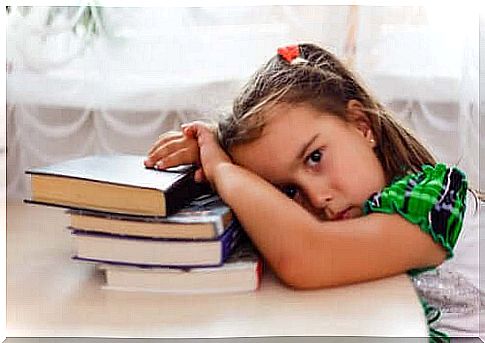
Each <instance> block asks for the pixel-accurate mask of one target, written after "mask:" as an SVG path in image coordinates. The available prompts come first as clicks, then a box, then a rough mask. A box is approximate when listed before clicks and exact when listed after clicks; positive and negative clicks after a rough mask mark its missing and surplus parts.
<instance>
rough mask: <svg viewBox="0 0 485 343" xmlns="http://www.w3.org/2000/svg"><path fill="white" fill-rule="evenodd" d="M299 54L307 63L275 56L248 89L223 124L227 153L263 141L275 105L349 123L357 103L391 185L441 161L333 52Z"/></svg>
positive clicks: (306, 48)
mask: <svg viewBox="0 0 485 343" xmlns="http://www.w3.org/2000/svg"><path fill="white" fill-rule="evenodd" d="M299 50H300V57H301V58H303V59H304V60H306V61H304V62H300V63H298V64H290V63H288V62H287V61H286V60H285V59H283V58H282V57H281V56H279V55H276V56H274V57H273V58H271V59H270V60H269V61H268V62H267V63H266V64H265V65H264V66H262V67H261V68H260V69H259V70H258V71H257V72H256V73H255V74H254V75H253V76H252V77H251V79H250V80H249V81H248V83H247V84H246V85H245V86H244V88H243V90H242V92H241V93H240V95H239V96H238V97H237V98H236V99H235V101H234V105H233V113H232V114H231V115H229V116H227V117H225V118H223V119H222V120H221V121H220V122H219V125H218V137H219V142H220V144H221V146H222V147H223V148H224V149H225V150H226V151H229V149H230V148H231V147H233V146H235V145H238V144H242V143H247V142H250V141H252V140H254V139H256V138H258V137H259V136H260V135H261V133H262V130H263V127H264V125H265V122H266V120H267V118H265V116H264V113H265V111H267V110H268V109H269V108H271V106H274V105H276V104H281V103H285V104H289V105H296V104H308V105H311V106H313V107H314V108H316V109H317V110H321V111H322V112H328V113H331V114H333V115H335V116H338V117H340V118H342V119H343V120H346V121H348V119H347V116H346V106H347V103H348V101H350V100H352V99H354V100H358V101H359V102H361V103H362V105H363V107H364V109H363V110H364V112H365V114H366V115H367V116H368V119H369V121H370V126H371V129H372V131H373V133H374V136H375V137H374V138H375V140H376V142H377V144H376V148H375V152H376V155H377V157H378V159H379V160H380V162H381V164H382V166H383V169H384V171H385V174H386V177H387V179H388V182H389V181H391V180H392V179H393V178H395V177H398V176H401V175H404V174H406V173H409V172H417V171H419V170H421V167H422V165H423V164H435V163H436V161H435V159H434V157H433V156H432V155H431V153H430V152H429V151H428V149H426V148H425V147H424V145H423V144H422V143H420V142H419V141H418V140H417V139H416V138H415V137H414V136H413V134H411V133H410V132H409V131H408V130H407V129H406V128H404V127H403V126H401V125H400V124H399V123H398V122H397V121H396V119H395V118H394V117H393V115H392V113H391V112H390V111H389V110H387V109H386V108H385V107H384V106H383V105H382V104H381V103H379V102H378V101H377V100H376V99H375V98H374V96H372V95H371V93H370V91H369V90H367V89H366V87H365V86H364V84H363V83H362V81H360V80H358V78H357V77H356V76H355V75H354V74H353V73H352V72H351V71H350V70H349V69H348V68H347V67H346V66H345V65H344V64H343V63H341V62H340V61H339V60H338V59H337V58H336V57H335V56H334V55H333V54H332V53H330V52H328V51H326V50H325V49H322V48H320V47H318V46H316V45H313V44H300V45H299Z"/></svg>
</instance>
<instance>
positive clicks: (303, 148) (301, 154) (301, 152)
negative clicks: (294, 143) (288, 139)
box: [296, 133, 319, 160]
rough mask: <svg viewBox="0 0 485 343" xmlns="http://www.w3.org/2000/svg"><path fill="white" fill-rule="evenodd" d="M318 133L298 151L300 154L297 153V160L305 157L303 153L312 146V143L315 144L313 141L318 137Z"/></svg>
mask: <svg viewBox="0 0 485 343" xmlns="http://www.w3.org/2000/svg"><path fill="white" fill-rule="evenodd" d="M318 135H319V134H318V133H317V134H315V135H314V136H313V137H312V138H310V140H309V141H308V142H307V143H305V144H304V145H303V146H302V147H301V149H300V152H299V153H298V155H297V156H296V158H297V160H301V159H302V158H303V157H304V156H305V152H306V151H307V150H308V148H309V147H310V146H311V145H312V144H313V142H315V140H316V139H317V137H318Z"/></svg>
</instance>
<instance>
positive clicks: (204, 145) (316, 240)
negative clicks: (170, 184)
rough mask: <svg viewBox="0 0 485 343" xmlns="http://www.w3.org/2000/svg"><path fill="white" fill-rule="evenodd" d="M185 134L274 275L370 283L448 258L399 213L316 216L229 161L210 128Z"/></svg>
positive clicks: (317, 282)
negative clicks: (337, 217) (347, 217)
mask: <svg viewBox="0 0 485 343" xmlns="http://www.w3.org/2000/svg"><path fill="white" fill-rule="evenodd" d="M184 134H186V135H188V136H194V137H196V138H197V143H198V145H199V149H200V161H201V163H202V166H203V169H204V173H205V176H206V177H207V180H209V181H210V182H211V183H212V185H213V186H214V187H215V188H216V190H217V192H218V193H219V195H220V196H221V197H222V198H223V199H224V201H225V202H226V203H227V204H228V205H229V206H230V207H231V208H232V209H233V210H234V212H235V213H236V216H237V218H238V219H239V220H240V221H241V223H242V225H243V227H244V228H245V230H246V232H247V233H248V235H249V236H250V237H251V239H252V241H253V242H254V244H255V245H256V246H257V248H258V249H259V250H260V251H261V253H262V254H263V255H264V256H265V258H266V260H267V261H268V262H269V264H270V265H271V266H272V268H273V269H274V271H275V272H276V274H277V275H278V276H279V277H280V278H281V279H282V280H283V281H284V282H285V283H287V284H289V285H291V286H293V287H296V288H317V287H325V286H334V285H342V284H348V283H353V282H358V281H365V280H371V279H376V278H381V277H385V276H389V275H393V274H398V273H402V272H405V271H407V270H410V269H414V268H421V267H426V266H436V265H438V264H440V263H441V262H442V261H443V260H444V259H445V256H446V253H445V251H444V249H442V248H441V246H440V245H438V244H436V243H434V241H433V240H432V238H431V236H429V235H428V234H426V233H424V232H422V231H421V229H420V228H419V227H418V226H416V225H413V224H411V223H410V222H408V221H407V220H405V219H404V218H401V217H400V216H399V215H388V214H371V215H368V216H364V217H361V218H356V219H351V220H342V221H333V222H322V221H319V220H317V219H316V218H315V217H314V216H313V215H311V214H310V213H309V212H308V211H307V210H305V209H304V208H302V207H301V206H300V205H298V204H297V203H295V202H294V201H292V200H290V199H289V198H288V197H286V196H285V195H284V194H283V193H281V192H280V191H279V190H277V189H276V188H275V187H274V186H273V185H271V184H270V183H268V182H267V181H265V180H264V179H262V178H260V177H259V176H257V175H256V174H254V173H252V172H250V171H248V170H246V169H244V168H242V167H239V166H237V165H234V164H233V163H231V160H230V158H229V157H228V156H227V155H226V154H225V153H224V151H223V150H222V149H221V148H220V147H219V145H218V144H217V140H216V139H215V136H214V134H213V133H212V132H211V131H210V130H208V129H206V128H204V127H203V126H200V125H197V124H193V125H191V126H189V127H186V128H185V129H184Z"/></svg>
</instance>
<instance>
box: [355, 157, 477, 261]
mask: <svg viewBox="0 0 485 343" xmlns="http://www.w3.org/2000/svg"><path fill="white" fill-rule="evenodd" d="M467 188H468V184H467V180H466V176H465V174H464V173H463V172H462V171H461V170H460V169H458V168H456V167H450V168H448V167H447V166H446V165H444V164H442V163H438V164H436V166H434V167H433V166H431V165H423V167H422V171H421V172H419V173H414V174H409V175H406V176H404V177H403V178H401V179H399V180H397V181H395V182H393V183H391V184H390V185H389V186H387V187H385V188H384V189H383V190H382V191H381V192H378V193H375V194H374V195H372V196H371V197H370V198H369V200H367V201H366V202H365V204H364V213H365V214H369V213H374V212H380V213H398V214H400V215H401V216H403V217H404V218H405V219H407V220H408V221H410V222H411V223H413V224H416V225H419V227H420V228H421V230H423V231H424V232H426V233H428V234H430V235H431V236H432V237H433V240H434V241H435V242H438V243H439V244H441V245H442V246H443V247H444V248H445V250H446V252H447V258H451V257H452V256H453V247H454V246H455V244H456V241H457V240H458V236H459V234H460V232H461V228H462V225H463V217H464V214H465V198H466V192H467Z"/></svg>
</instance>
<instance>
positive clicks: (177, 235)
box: [25, 155, 261, 293]
mask: <svg viewBox="0 0 485 343" xmlns="http://www.w3.org/2000/svg"><path fill="white" fill-rule="evenodd" d="M143 159H144V157H143V156H134V155H104V156H103V155H98V156H88V157H85V158H81V159H75V160H70V161H66V162H62V163H59V164H55V165H51V166H47V167H42V168H34V169H30V170H28V171H27V173H28V174H30V175H31V184H32V197H31V199H28V200H25V201H26V202H28V203H34V204H42V205H49V206H59V207H64V208H67V209H68V211H67V214H68V215H69V217H70V225H69V227H68V228H69V229H70V230H71V232H72V236H73V239H74V250H75V255H74V256H73V258H74V259H75V260H78V261H82V262H89V263H96V265H97V267H98V268H99V269H100V270H103V271H104V273H105V276H106V278H105V279H106V283H105V285H104V286H103V287H104V288H107V289H119V290H134V291H140V290H142V291H156V292H174V293H210V292H236V291H251V290H255V289H257V288H258V287H259V283H260V278H261V259H260V257H259V255H258V253H257V251H256V250H255V249H254V247H253V246H252V245H251V242H250V241H249V239H248V238H247V236H246V235H245V234H244V233H243V230H242V229H241V227H240V225H239V222H238V221H237V219H236V218H235V217H234V216H233V213H232V211H231V209H230V208H229V207H228V206H227V205H226V204H224V203H223V202H222V200H221V199H220V198H219V197H218V196H217V195H216V194H214V193H211V192H210V189H209V188H208V187H207V186H206V185H203V184H198V183H195V182H194V181H193V173H194V167H193V166H181V167H177V168H171V169H170V170H166V171H159V170H155V169H147V168H145V167H144V165H143Z"/></svg>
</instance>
